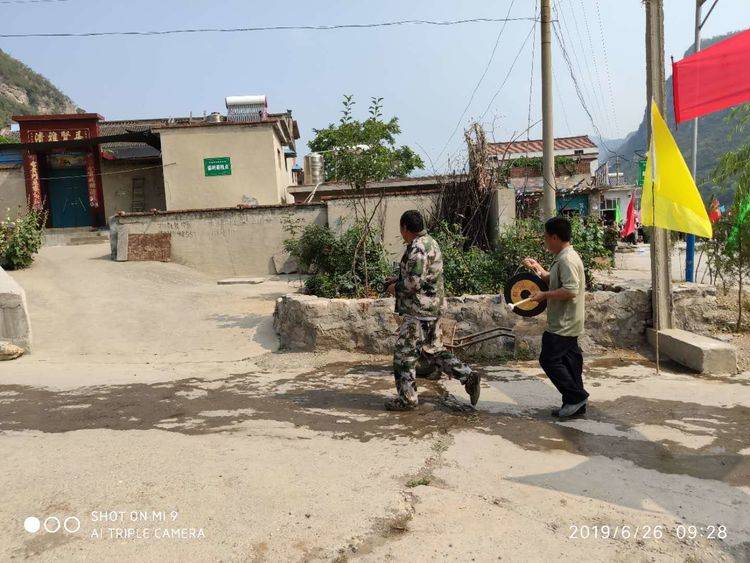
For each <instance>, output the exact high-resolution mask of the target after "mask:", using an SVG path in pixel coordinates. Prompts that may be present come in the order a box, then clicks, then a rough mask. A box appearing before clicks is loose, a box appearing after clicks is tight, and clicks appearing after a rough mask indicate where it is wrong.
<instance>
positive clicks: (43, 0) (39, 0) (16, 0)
mask: <svg viewBox="0 0 750 563" xmlns="http://www.w3.org/2000/svg"><path fill="white" fill-rule="evenodd" d="M69 1H70V0H0V4H52V3H59V2H69Z"/></svg>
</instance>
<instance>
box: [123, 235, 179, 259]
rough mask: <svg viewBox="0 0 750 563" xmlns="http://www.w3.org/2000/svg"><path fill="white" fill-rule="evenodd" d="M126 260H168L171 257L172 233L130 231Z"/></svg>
mask: <svg viewBox="0 0 750 563" xmlns="http://www.w3.org/2000/svg"><path fill="white" fill-rule="evenodd" d="M127 244H128V260H129V261H131V262H135V261H150V262H169V261H170V260H171V259H172V233H144V234H136V233H130V235H129V236H128V241H127Z"/></svg>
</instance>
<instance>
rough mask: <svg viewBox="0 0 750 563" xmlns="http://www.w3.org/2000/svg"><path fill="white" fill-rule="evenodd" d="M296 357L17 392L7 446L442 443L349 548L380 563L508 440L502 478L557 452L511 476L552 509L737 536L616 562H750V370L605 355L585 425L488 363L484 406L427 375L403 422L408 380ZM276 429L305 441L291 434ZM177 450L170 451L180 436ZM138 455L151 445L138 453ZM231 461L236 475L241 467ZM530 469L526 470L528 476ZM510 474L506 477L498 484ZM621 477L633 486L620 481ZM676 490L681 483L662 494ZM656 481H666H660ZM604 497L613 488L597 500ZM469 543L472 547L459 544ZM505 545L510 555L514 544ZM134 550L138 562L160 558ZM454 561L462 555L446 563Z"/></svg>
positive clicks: (520, 376)
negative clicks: (397, 402) (639, 517)
mask: <svg viewBox="0 0 750 563" xmlns="http://www.w3.org/2000/svg"><path fill="white" fill-rule="evenodd" d="M296 356H297V355H295V354H284V353H276V354H267V355H266V356H263V357H261V359H260V360H259V361H257V362H256V363H255V364H254V365H253V369H250V370H248V371H246V372H243V373H228V374H226V375H225V376H221V377H214V378H212V379H205V378H198V377H196V378H185V379H178V380H172V381H163V382H157V383H151V384H145V383H134V384H123V385H101V386H86V387H78V388H73V389H51V388H45V387H39V386H26V385H18V384H12V385H3V386H0V432H1V433H2V434H3V435H4V436H13V437H19V436H33V437H34V440H32V442H34V443H35V444H39V443H40V440H41V441H45V440H48V439H50V437H51V436H54V435H62V436H71V435H78V434H81V433H91V432H93V433H102V432H103V433H105V435H107V436H111V435H112V433H113V432H114V433H116V434H117V435H121V436H124V437H127V436H136V437H137V436H141V435H143V433H154V432H156V433H158V435H160V436H169V435H170V434H174V435H180V436H183V437H184V438H185V439H187V440H188V441H190V440H194V439H198V438H201V439H207V440H209V441H210V442H211V441H213V442H215V441H216V440H219V441H221V440H225V439H227V438H229V437H232V438H237V437H240V438H257V439H263V440H266V441H268V440H269V439H270V442H271V447H275V446H273V445H272V444H273V443H274V442H276V441H279V440H284V441H285V442H289V441H290V440H291V441H292V442H295V443H296V442H299V443H304V442H305V441H310V440H313V441H314V440H315V438H323V439H324V441H325V442H326V443H331V441H333V442H340V443H344V444H346V445H348V446H346V447H352V448H354V449H355V450H357V451H362V450H371V453H375V452H377V451H380V450H381V449H383V448H384V446H383V444H387V443H391V444H392V446H391V447H396V449H397V450H398V451H402V450H404V448H406V451H408V450H410V449H411V450H415V451H416V450H418V449H419V448H416V447H415V446H409V444H412V445H415V444H419V445H420V447H427V448H428V452H429V453H428V454H427V455H424V454H422V456H421V457H420V456H419V455H418V456H417V458H419V459H421V461H420V462H419V463H418V464H417V465H416V466H415V467H414V468H412V470H411V471H410V472H409V474H408V476H389V479H394V478H395V481H396V485H397V486H396V490H397V492H398V495H399V498H400V499H401V501H400V502H402V503H405V506H406V508H405V509H402V510H400V511H396V512H393V513H392V514H390V515H388V514H377V513H374V514H371V515H370V517H369V518H368V519H367V520H368V521H369V522H370V524H369V526H370V534H369V536H367V539H362V537H360V536H359V535H357V534H354V535H353V537H352V539H351V541H350V544H351V546H354V551H351V548H349V552H347V553H346V557H347V558H351V557H354V558H356V557H363V558H368V557H375V558H380V557H381V556H382V557H386V556H387V555H388V554H389V553H393V552H392V551H391V550H393V549H394V544H395V545H397V544H399V543H400V542H401V541H403V538H402V536H408V534H409V530H410V529H411V527H413V526H414V525H415V523H416V522H418V521H419V518H420V506H421V500H420V499H421V498H422V497H421V495H422V494H423V493H420V491H424V490H425V489H434V488H438V489H441V490H444V491H445V490H450V491H451V492H453V493H456V492H462V494H466V492H465V491H462V487H460V486H458V487H456V486H452V485H451V484H450V482H451V479H450V475H444V476H441V474H440V472H441V470H443V469H444V466H445V465H446V462H445V458H446V457H447V456H450V455H452V454H453V450H454V449H456V445H457V442H458V441H460V440H463V441H466V440H468V442H469V444H471V445H470V446H468V448H469V450H470V451H471V452H472V455H476V451H477V450H481V449H482V448H484V447H486V444H489V443H492V444H495V445H496V446H498V445H499V449H495V447H493V448H492V449H490V450H488V451H487V452H485V453H486V454H487V457H486V458H484V461H483V462H484V463H485V464H489V465H488V467H493V468H495V467H496V468H500V467H502V462H501V460H502V459H503V457H504V451H507V450H512V451H513V452H515V453H514V455H515V456H518V455H519V452H520V453H523V452H525V454H524V455H525V456H529V455H533V456H542V457H544V456H546V457H548V458H549V461H548V463H547V464H545V466H544V470H543V471H541V472H535V471H534V470H527V471H522V472H521V473H520V474H516V472H514V471H510V468H509V474H508V475H502V474H501V475H498V476H497V478H499V479H500V480H501V481H506V482H507V483H511V482H512V483H514V484H515V485H516V486H522V487H532V488H533V489H534V490H535V491H536V495H541V498H542V499H544V500H543V501H540V502H547V501H548V499H547V498H546V495H553V496H560V495H574V496H577V497H581V498H585V499H588V500H589V501H591V500H596V501H597V502H599V503H603V505H605V506H607V505H612V504H614V505H618V506H620V507H625V508H627V509H629V510H633V511H636V513H638V512H639V511H643V510H644V507H645V508H646V512H647V513H648V515H649V518H652V517H653V514H654V512H656V513H658V514H659V516H660V518H661V520H659V521H660V522H661V521H663V522H664V524H663V525H671V526H676V525H678V524H677V523H679V522H686V523H690V525H697V526H708V525H719V524H721V525H724V526H727V527H728V529H729V530H731V532H730V537H729V538H728V539H727V538H725V539H724V540H719V539H714V538H711V540H710V541H709V540H707V539H704V541H703V543H699V544H696V545H693V546H690V545H682V544H680V543H679V539H680V538H676V537H673V538H670V542H671V543H669V542H668V543H667V544H664V541H666V540H663V541H662V542H661V543H657V542H655V541H654V542H645V543H643V542H642V544H641V545H638V544H633V545H632V546H631V545H625V546H623V545H619V544H618V543H617V542H614V543H612V540H609V541H605V540H599V542H598V543H597V549H599V548H601V549H602V553H603V554H609V555H612V554H613V553H615V552H617V553H631V551H630V550H631V549H634V550H636V551H639V550H640V551H641V552H643V553H642V555H644V556H645V555H649V556H654V554H656V555H659V554H660V553H661V554H662V555H664V554H668V557H672V556H680V557H682V556H688V555H690V554H691V553H693V551H695V550H697V551H695V553H696V554H698V556H699V559H700V558H701V557H704V556H705V557H709V558H713V557H719V556H724V557H727V558H738V559H741V558H742V557H745V556H748V554H749V553H750V551H749V550H750V522H749V521H748V514H749V513H750V433H749V432H748V431H747V423H748V421H750V386H749V385H748V383H749V381H750V378H748V376H747V375H740V376H735V377H731V378H723V377H713V378H712V377H700V376H693V375H687V374H681V373H679V372H678V371H677V370H676V369H675V368H674V367H673V366H672V367H670V366H667V367H666V369H664V370H663V371H662V373H661V374H660V375H659V376H658V378H657V376H656V374H655V372H654V366H653V364H651V363H650V362H649V361H648V360H647V359H645V358H642V357H639V356H637V355H634V354H630V353H627V354H624V355H623V356H621V357H608V358H598V359H593V360H591V361H590V362H588V365H587V370H586V381H587V385H588V387H589V390H590V392H591V394H592V402H591V405H590V407H589V409H588V413H587V415H586V417H583V418H579V419H574V420H569V421H560V420H558V419H556V418H554V417H553V416H552V415H551V414H550V409H551V408H552V407H553V406H555V403H556V401H557V400H558V398H557V396H556V393H555V391H554V388H552V387H551V386H550V385H549V383H548V382H547V381H546V380H545V378H544V377H543V374H541V372H540V371H539V370H538V368H537V367H536V366H535V365H534V364H533V363H521V364H514V365H500V366H493V365H486V366H481V367H480V368H479V369H480V370H481V372H482V375H483V393H482V398H481V400H480V402H479V404H478V406H477V408H476V409H474V408H472V407H471V406H470V405H469V404H468V402H467V399H466V397H465V394H464V393H463V390H462V387H461V386H460V384H458V383H457V382H456V381H453V380H448V379H442V380H440V381H431V380H420V383H419V392H420V407H419V408H418V409H417V410H415V411H411V412H402V413H388V412H386V411H384V410H383V399H384V398H385V397H387V396H388V395H389V394H390V393H392V390H393V380H392V375H391V373H390V370H389V367H388V365H387V362H386V361H382V362H375V363H363V362H362V361H348V362H341V361H338V362H332V363H328V364H325V365H320V366H318V367H315V368H303V367H299V365H300V364H301V363H302V362H298V361H295V357H296ZM275 429H276V430H275ZM277 429H285V430H284V432H290V434H289V435H284V436H282V435H281V434H278V432H277ZM275 432H276V433H275ZM282 434H283V432H282ZM135 439H136V440H137V438H135ZM164 439H165V440H167V441H169V438H168V437H167V438H164ZM1 441H2V439H0V442H1ZM356 444H359V445H356ZM131 447H138V446H137V445H136V444H135V443H133V444H132V445H131ZM326 449H327V448H323V449H322V450H321V452H320V453H323V451H326ZM386 449H387V448H386ZM459 450H460V448H459ZM383 451H385V450H383ZM411 453H414V452H411ZM39 455H40V456H44V455H49V452H46V454H44V453H39ZM58 455H60V454H59V452H58ZM561 455H565V456H566V458H565V459H575V460H577V461H576V462H575V463H574V464H573V465H572V466H569V467H565V466H566V463H562V464H560V461H559V460H560V456H561ZM496 456H499V457H496ZM52 457H54V456H52ZM355 457H356V456H355ZM493 457H494V462H493V461H492V460H493ZM522 457H523V456H522ZM226 461H227V462H229V464H230V465H231V459H229V460H226ZM414 461H415V462H416V461H417V460H416V459H415V460H414ZM464 463H466V462H465V460H463V461H462V460H460V459H458V460H455V461H453V462H452V463H451V464H449V465H452V466H453V469H454V470H455V469H456V468H457V467H456V466H458V471H459V472H461V471H462V470H461V469H460V467H461V466H462V465H463V464H464ZM603 463H604V464H609V465H610V466H609V467H608V469H607V472H611V473H610V474H606V473H605V474H602V467H601V466H602V464H603ZM386 465H387V464H386ZM532 465H533V464H532ZM515 467H516V471H517V468H518V467H519V466H518V465H516V466H515ZM521 467H523V463H522V464H521ZM530 467H531V466H530ZM530 467H529V469H530ZM441 468H443V469H441ZM634 474H638V475H643V476H644V477H638V480H639V482H640V480H641V479H645V483H640V485H639V487H640V489H639V490H638V491H634V490H632V489H628V490H623V485H624V484H625V483H627V481H628V480H629V479H632V478H633V475H634ZM628 475H629V477H628ZM407 477H408V478H407ZM235 478H236V479H241V477H239V476H236V477H235ZM327 478H328V477H327V476H325V475H322V476H321V479H322V481H323V483H324V485H323V487H324V488H325V487H326V486H328V485H325V483H326V481H327ZM360 478H361V477H360ZM5 479H6V481H11V482H12V481H13V479H12V478H8V477H6V478H5ZM495 479H496V478H494V477H493V479H492V480H491V481H492V484H493V486H494V484H495V483H496V481H495ZM609 479H616V480H617V481H618V483H610V484H608V480H609ZM662 479H666V482H667V485H661V484H659V482H660V480H662ZM649 480H652V481H653V483H652V484H651V485H652V486H651V485H649ZM238 482H239V481H238ZM586 483H589V486H585V485H586ZM489 484H490V483H487V485H489ZM597 487H600V488H602V490H600V491H597ZM489 488H491V487H489ZM626 489H627V487H626ZM545 491H546V492H545ZM691 491H692V492H691ZM497 498H500V497H487V499H489V500H487V499H485V502H490V503H492V504H493V506H495V507H501V508H504V509H505V510H511V508H512V503H510V504H511V506H510V507H509V506H508V502H510V501H498V500H497ZM696 498H698V499H700V502H699V504H700V505H701V506H700V508H698V507H697V506H693V505H695V499H696ZM616 499H617V500H616ZM562 500H565V499H564V498H561V499H560V501H562ZM566 502H567V501H566ZM498 503H499V504H498ZM83 504H85V502H84V503H83ZM691 506H693V508H691ZM657 507H658V508H657ZM564 513H565V511H564V510H563V514H564ZM429 517H430V518H433V519H434V518H436V517H437V516H436V515H435V514H432V515H431V516H429ZM447 518H448V521H450V517H447ZM581 518H582V520H581V522H585V518H584V517H583V516H582V517H581ZM631 518H632V516H631ZM644 518H645V517H644ZM600 520H601V519H600ZM644 521H645V520H644ZM564 522H567V521H565V520H564ZM602 522H608V519H607V518H604V519H603V520H602ZM590 525H591V526H593V525H595V524H593V523H592V524H590ZM633 525H637V522H636V523H634V524H633ZM653 525H658V524H653ZM569 526H570V524H568V527H569ZM563 527H565V524H563ZM675 533H676V532H675ZM360 535H361V534H360ZM555 535H559V534H556V533H553V534H552V536H553V538H552V539H554V536H555ZM558 539H559V541H560V542H562V543H561V544H560V545H559V546H557V548H560V549H562V551H561V553H563V554H565V553H566V551H565V549H564V547H565V544H566V541H564V540H568V541H569V540H571V538H565V537H564V536H560V538H558ZM700 539H701V538H698V540H700ZM81 541H82V540H81ZM623 541H624V540H622V539H621V540H620V544H622V542H623ZM696 541H697V540H696ZM675 542H677V543H675ZM37 543H38V542H37ZM69 543H70V542H59V543H53V544H50V549H49V552H48V550H47V549H46V548H45V549H41V550H40V551H39V552H38V553H37V552H35V551H33V550H32V551H31V552H29V551H25V552H21V551H19V550H18V546H15V549H11V547H10V546H9V545H6V550H7V549H10V553H14V554H16V555H19V554H21V553H23V554H25V555H32V556H33V555H35V554H36V555H45V554H46V555H52V554H55V553H56V552H57V551H59V553H62V554H64V553H67V552H66V551H65V550H64V549H63V546H65V545H68V544H69ZM73 543H75V542H73ZM589 543H592V542H589ZM625 543H626V544H627V542H625ZM459 544H460V541H459V540H457V543H456V545H459ZM552 544H553V545H554V541H553V542H552ZM672 544H674V545H672ZM35 545H36V544H35ZM71 545H72V544H71ZM134 545H138V544H134ZM293 545H294V544H293V543H292V544H288V545H287V544H285V546H283V548H282V546H279V545H276V546H275V547H273V548H271V546H270V545H267V549H270V551H268V552H267V555H268V558H269V559H272V557H271V556H272V555H273V554H274V553H275V554H276V555H277V556H281V557H282V558H283V557H284V556H288V555H290V554H292V553H296V552H297V551H298V550H295V548H294V547H293ZM499 545H500V544H498V545H496V546H495V548H496V549H499ZM665 545H666V546H667V547H666V548H665V547H664V546H665ZM78 548H79V549H85V547H81V546H79V547H78ZM557 548H555V549H557ZM610 548H611V549H610ZM657 548H658V549H657ZM662 548H664V549H666V551H664V549H662ZM248 549H249V548H248ZM289 549H291V552H290V551H289ZM306 549H307V548H306ZM340 549H341V548H339V550H340ZM446 549H447V548H446ZM612 549H614V551H612ZM623 549H624V551H623ZM660 549H661V551H660ZM60 550H61V551H60ZM345 551H346V550H345ZM448 551H450V550H448ZM8 553H9V552H8V551H5V554H6V555H7V554H8ZM110 553H115V552H110ZM133 553H134V554H135V556H136V557H138V556H143V555H144V554H145V553H147V551H140V552H139V551H137V550H136V551H135V552H133ZM168 553H171V552H168ZM206 553H215V552H213V551H211V550H208V551H207V552H206ZM219 553H221V551H219ZM332 553H333V552H332V551H331V546H330V545H326V544H325V542H324V541H323V542H322V544H321V545H317V546H316V547H315V550H313V551H310V552H309V554H310V558H311V559H315V558H318V557H319V558H322V559H326V558H329V557H331V554H332ZM315 554H317V555H315ZM256 555H263V553H260V552H258V553H256ZM339 555H341V554H340V553H339ZM474 555H475V556H478V557H479V559H484V558H485V557H484V556H489V555H490V554H489V553H485V552H483V551H481V550H480V551H479V552H474ZM298 556H299V554H297V555H295V556H294V557H293V558H296V557H298ZM443 556H446V557H448V558H451V557H450V555H447V554H446V553H443ZM262 558H263V557H261V559H262ZM658 558H659V557H657V559H658ZM417 559H419V557H417Z"/></svg>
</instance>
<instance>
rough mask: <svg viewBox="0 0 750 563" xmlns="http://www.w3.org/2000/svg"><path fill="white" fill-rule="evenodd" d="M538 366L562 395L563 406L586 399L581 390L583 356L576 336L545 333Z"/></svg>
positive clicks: (584, 391)
mask: <svg viewBox="0 0 750 563" xmlns="http://www.w3.org/2000/svg"><path fill="white" fill-rule="evenodd" d="M539 365H540V366H542V369H543V370H544V373H545V374H547V377H549V379H550V381H551V382H552V383H553V385H554V386H555V387H557V390H558V391H559V392H560V394H561V395H562V399H563V404H566V405H573V404H576V403H580V402H581V401H583V400H585V399H587V398H588V396H589V394H588V393H587V392H586V390H585V389H584V388H583V354H582V353H581V348H580V347H579V346H578V337H577V336H560V335H559V334H553V333H551V332H546V331H545V333H544V334H543V335H542V353H541V354H540V355H539Z"/></svg>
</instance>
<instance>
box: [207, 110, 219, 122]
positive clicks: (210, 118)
mask: <svg viewBox="0 0 750 563" xmlns="http://www.w3.org/2000/svg"><path fill="white" fill-rule="evenodd" d="M206 121H208V122H209V123H221V121H222V117H221V114H220V113H219V112H218V111H215V112H212V113H211V114H209V115H208V116H207V117H206Z"/></svg>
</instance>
